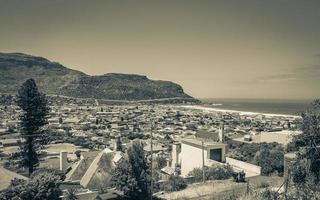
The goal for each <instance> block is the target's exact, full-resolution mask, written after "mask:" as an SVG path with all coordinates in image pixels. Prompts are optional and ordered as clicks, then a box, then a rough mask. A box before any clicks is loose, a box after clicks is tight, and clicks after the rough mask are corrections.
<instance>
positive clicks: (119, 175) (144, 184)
mask: <svg viewBox="0 0 320 200" xmlns="http://www.w3.org/2000/svg"><path fill="white" fill-rule="evenodd" d="M127 154H128V158H126V159H123V160H122V161H120V163H119V164H118V166H117V168H116V169H115V172H114V175H113V177H112V183H113V186H114V187H116V188H117V189H118V190H121V191H123V192H124V194H125V195H126V196H127V197H128V198H130V199H141V200H143V199H147V198H148V197H149V196H150V191H149V185H150V181H151V174H150V170H149V165H148V163H147V159H146V157H145V154H144V150H143V147H142V145H141V144H140V143H133V145H132V147H130V148H129V149H128V152H127Z"/></svg>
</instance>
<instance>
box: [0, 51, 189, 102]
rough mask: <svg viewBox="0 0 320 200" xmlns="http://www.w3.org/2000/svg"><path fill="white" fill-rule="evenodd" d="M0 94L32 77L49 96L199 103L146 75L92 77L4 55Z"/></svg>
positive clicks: (48, 63)
mask: <svg viewBox="0 0 320 200" xmlns="http://www.w3.org/2000/svg"><path fill="white" fill-rule="evenodd" d="M0 77H1V78H0V93H11V94H15V93H17V90H18V89H19V87H20V85H21V84H22V83H23V82H24V81H25V80H26V79H29V78H33V79H35V80H36V82H37V85H38V87H39V88H40V90H41V91H43V92H44V93H46V94H57V95H64V96H70V97H79V98H96V99H109V100H128V101H132V100H152V99H164V98H181V99H184V100H187V101H195V99H194V98H192V97H190V96H189V95H187V94H185V93H184V91H183V89H182V87H181V86H180V85H178V84H175V83H172V82H169V81H154V80H150V79H148V78H147V77H146V76H142V75H132V74H115V73H110V74H105V75H102V76H89V75H87V74H84V73H82V72H79V71H76V70H71V69H69V68H67V67H64V66H62V65H61V64H59V63H56V62H51V61H49V60H47V59H45V58H42V57H35V56H30V55H26V54H21V53H0Z"/></svg>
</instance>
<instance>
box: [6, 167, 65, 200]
mask: <svg viewBox="0 0 320 200" xmlns="http://www.w3.org/2000/svg"><path fill="white" fill-rule="evenodd" d="M60 180H61V177H60V176H59V175H56V174H55V173H53V171H41V172H37V171H35V173H34V174H32V176H31V178H30V179H29V180H21V179H14V180H12V182H11V185H10V186H9V187H8V189H6V190H4V191H3V192H1V193H0V199H1V200H30V199H32V200H57V199H60V197H59V196H60V195H61V190H60V189H59V182H60Z"/></svg>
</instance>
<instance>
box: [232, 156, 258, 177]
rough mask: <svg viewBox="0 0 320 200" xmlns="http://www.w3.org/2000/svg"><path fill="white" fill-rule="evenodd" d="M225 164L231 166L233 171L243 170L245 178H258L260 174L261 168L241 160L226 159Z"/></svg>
mask: <svg viewBox="0 0 320 200" xmlns="http://www.w3.org/2000/svg"><path fill="white" fill-rule="evenodd" d="M226 163H228V164H229V165H231V167H233V168H234V169H235V170H243V171H244V172H246V176H247V177H249V176H258V175H260V174H261V167H259V166H257V165H253V164H250V163H247V162H243V161H241V160H236V159H233V158H229V157H226Z"/></svg>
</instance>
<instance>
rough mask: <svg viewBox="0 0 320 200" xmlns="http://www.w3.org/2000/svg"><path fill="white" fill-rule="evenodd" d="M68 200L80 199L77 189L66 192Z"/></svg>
mask: <svg viewBox="0 0 320 200" xmlns="http://www.w3.org/2000/svg"><path fill="white" fill-rule="evenodd" d="M65 198H66V200H78V199H79V198H78V197H77V196H76V190H75V189H69V190H68V191H67V193H66V197H65Z"/></svg>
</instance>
